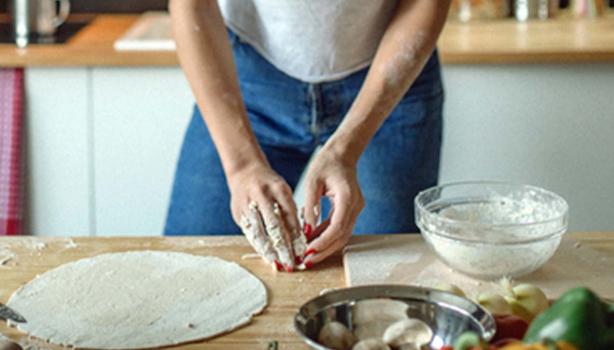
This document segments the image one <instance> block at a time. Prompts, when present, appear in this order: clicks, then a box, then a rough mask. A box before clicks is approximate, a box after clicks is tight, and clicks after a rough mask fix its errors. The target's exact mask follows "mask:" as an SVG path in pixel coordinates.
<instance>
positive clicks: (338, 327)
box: [318, 321, 356, 350]
mask: <svg viewBox="0 0 614 350" xmlns="http://www.w3.org/2000/svg"><path fill="white" fill-rule="evenodd" d="M318 342H320V344H322V345H324V346H326V347H329V348H331V349H335V350H349V349H351V348H352V346H353V345H354V343H356V338H355V337H354V335H353V334H352V332H350V330H349V329H348V328H347V327H346V326H345V325H344V324H343V323H340V322H337V321H332V322H329V323H327V324H325V325H324V327H322V329H321V330H320V334H319V335H318Z"/></svg>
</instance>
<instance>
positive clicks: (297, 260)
mask: <svg viewBox="0 0 614 350" xmlns="http://www.w3.org/2000/svg"><path fill="white" fill-rule="evenodd" d="M294 263H295V264H296V265H300V264H302V263H303V258H301V257H300V256H295V257H294Z"/></svg>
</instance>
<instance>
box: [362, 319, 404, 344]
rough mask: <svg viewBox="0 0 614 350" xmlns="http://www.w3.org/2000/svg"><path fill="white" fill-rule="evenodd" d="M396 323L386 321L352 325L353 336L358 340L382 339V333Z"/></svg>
mask: <svg viewBox="0 0 614 350" xmlns="http://www.w3.org/2000/svg"><path fill="white" fill-rule="evenodd" d="M395 322H397V321H394V320H388V321H381V320H375V321H371V322H366V323H361V324H358V325H357V324H355V325H354V335H355V336H356V338H357V339H358V340H366V339H371V338H379V339H382V337H383V336H384V332H386V329H388V327H390V325H392V324H394V323H395Z"/></svg>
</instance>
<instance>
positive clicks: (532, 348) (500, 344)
mask: <svg viewBox="0 0 614 350" xmlns="http://www.w3.org/2000/svg"><path fill="white" fill-rule="evenodd" d="M502 284H503V286H504V289H505V293H504V295H500V294H496V293H483V294H480V295H479V296H478V297H477V302H478V303H479V304H480V305H482V306H483V307H484V308H486V309H487V310H489V311H490V312H491V313H492V314H493V316H494V318H495V322H496V326H497V331H496V334H495V336H494V338H493V339H492V340H491V341H490V343H488V342H486V341H485V340H483V339H480V337H479V336H478V335H477V334H475V333H472V332H467V333H463V334H462V335H461V336H460V337H459V338H458V339H456V341H455V342H454V344H453V345H447V346H444V347H442V348H441V350H495V349H496V350H614V305H613V304H609V303H606V302H605V301H603V300H601V299H600V298H599V296H597V295H596V294H595V293H593V292H592V291H591V290H590V289H587V288H584V287H577V288H573V289H570V290H568V291H567V292H565V293H564V294H563V295H562V296H561V297H560V298H559V299H558V300H557V301H556V302H555V303H554V304H552V305H551V306H549V303H548V299H547V298H546V296H545V295H544V293H543V292H542V291H541V290H540V289H539V288H537V287H535V286H532V285H528V284H521V285H517V286H515V287H512V286H511V282H510V281H509V280H506V281H503V282H502Z"/></svg>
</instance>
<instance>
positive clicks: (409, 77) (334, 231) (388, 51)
mask: <svg viewBox="0 0 614 350" xmlns="http://www.w3.org/2000/svg"><path fill="white" fill-rule="evenodd" d="M449 5H450V0H401V1H399V4H398V7H397V10H396V13H395V15H394V16H393V18H392V20H391V21H390V23H389V25H388V28H387V29H386V31H385V33H384V36H383V37H382V40H381V42H380V44H379V47H378V49H377V52H376V55H375V57H374V59H373V62H372V64H371V68H370V69H369V73H368V74H367V77H366V79H365V82H364V83H363V86H362V88H361V90H360V92H359V94H358V96H357V97H356V99H355V101H354V103H353V104H352V107H351V108H350V110H349V111H348V113H347V115H346V116H345V118H344V120H343V122H342V123H341V125H340V126H339V128H338V129H337V131H336V132H335V133H334V134H333V135H332V136H331V138H330V139H329V140H328V142H327V143H326V144H325V145H324V147H323V148H322V151H321V153H320V154H319V155H318V156H317V157H316V159H315V160H314V162H313V163H312V164H311V166H310V169H309V171H308V175H307V178H306V186H307V188H306V194H307V195H306V200H305V222H306V223H308V224H309V225H310V227H315V226H314V225H315V224H316V223H317V220H318V214H319V209H318V207H317V206H318V203H319V202H320V197H321V196H323V195H326V196H329V197H330V198H331V202H332V205H333V213H332V215H331V216H330V218H329V219H328V220H326V221H324V222H323V223H322V224H321V225H320V226H319V227H318V228H316V229H315V233H314V236H315V235H318V234H320V233H321V236H320V237H319V238H318V239H316V240H314V241H313V242H312V243H311V244H310V245H309V247H308V251H311V252H315V253H313V254H311V255H310V257H309V259H307V260H306V261H309V262H311V263H317V262H319V261H321V260H323V259H325V258H326V257H327V256H329V255H331V254H332V253H334V252H335V251H337V250H339V249H340V248H342V247H343V246H345V244H347V241H348V240H349V238H350V236H351V234H352V229H353V227H354V223H355V221H356V218H357V217H358V214H359V213H360V211H361V210H362V208H363V207H364V200H363V198H362V194H361V192H360V188H359V187H358V181H357V180H356V164H357V162H358V159H359V157H360V155H361V154H362V152H363V151H364V149H365V147H366V146H367V144H368V143H369V141H370V140H371V138H372V137H373V135H375V133H376V131H377V129H378V128H379V127H380V125H381V124H382V123H383V122H384V120H385V119H386V118H387V117H388V115H389V114H390V112H391V111H392V109H393V108H394V107H395V106H396V105H397V103H398V102H399V101H400V99H401V98H402V97H403V95H404V94H405V92H406V91H407V90H408V89H409V87H410V86H411V84H412V83H413V82H414V80H415V79H416V77H417V76H418V74H419V73H420V71H421V70H422V68H423V67H424V65H425V63H426V61H427V59H428V58H429V56H430V55H431V53H432V52H433V49H434V47H435V43H436V42H437V38H438V37H439V33H440V32H441V29H442V28H443V25H444V23H445V19H446V17H447V12H448V7H449ZM314 209H315V210H314Z"/></svg>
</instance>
